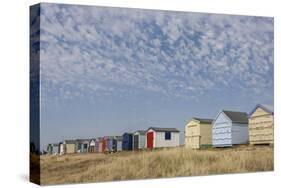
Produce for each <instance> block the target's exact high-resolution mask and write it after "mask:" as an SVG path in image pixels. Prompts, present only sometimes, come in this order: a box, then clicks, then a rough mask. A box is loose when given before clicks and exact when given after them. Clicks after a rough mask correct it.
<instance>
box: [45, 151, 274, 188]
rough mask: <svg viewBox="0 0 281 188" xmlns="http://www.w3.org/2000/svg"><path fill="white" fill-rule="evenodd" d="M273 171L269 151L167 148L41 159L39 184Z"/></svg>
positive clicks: (271, 152)
mask: <svg viewBox="0 0 281 188" xmlns="http://www.w3.org/2000/svg"><path fill="white" fill-rule="evenodd" d="M271 170H273V148H272V147H268V146H264V147H239V148H234V149H233V148H232V149H208V150H188V149H185V148H171V149H162V150H154V151H140V152H121V153H115V154H80V155H66V156H42V157H41V184H43V185H47V184H65V183H80V182H99V181H112V180H130V179H145V178H161V177H176V176H197V175H210V174H223V173H243V172H256V171H271Z"/></svg>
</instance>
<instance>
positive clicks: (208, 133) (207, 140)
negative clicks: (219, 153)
mask: <svg viewBox="0 0 281 188" xmlns="http://www.w3.org/2000/svg"><path fill="white" fill-rule="evenodd" d="M203 145H212V124H211V123H200V147H201V146H203Z"/></svg>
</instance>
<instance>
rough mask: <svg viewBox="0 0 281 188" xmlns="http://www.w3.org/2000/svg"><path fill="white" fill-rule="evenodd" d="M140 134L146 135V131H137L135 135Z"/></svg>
mask: <svg viewBox="0 0 281 188" xmlns="http://www.w3.org/2000/svg"><path fill="white" fill-rule="evenodd" d="M137 132H138V133H140V134H141V135H145V133H146V131H145V130H137V131H136V132H135V133H137Z"/></svg>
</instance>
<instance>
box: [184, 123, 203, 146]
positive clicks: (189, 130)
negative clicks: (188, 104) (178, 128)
mask: <svg viewBox="0 0 281 188" xmlns="http://www.w3.org/2000/svg"><path fill="white" fill-rule="evenodd" d="M185 146H186V148H193V149H199V148H200V122H199V121H196V120H191V121H190V122H189V123H187V124H186V126H185Z"/></svg>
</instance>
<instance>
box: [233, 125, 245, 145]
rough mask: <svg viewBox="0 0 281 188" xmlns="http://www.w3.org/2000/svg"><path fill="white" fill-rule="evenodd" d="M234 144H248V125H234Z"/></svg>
mask: <svg viewBox="0 0 281 188" xmlns="http://www.w3.org/2000/svg"><path fill="white" fill-rule="evenodd" d="M231 133H232V140H231V141H232V144H248V143H249V132H248V125H247V124H239V123H232V127H231Z"/></svg>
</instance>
